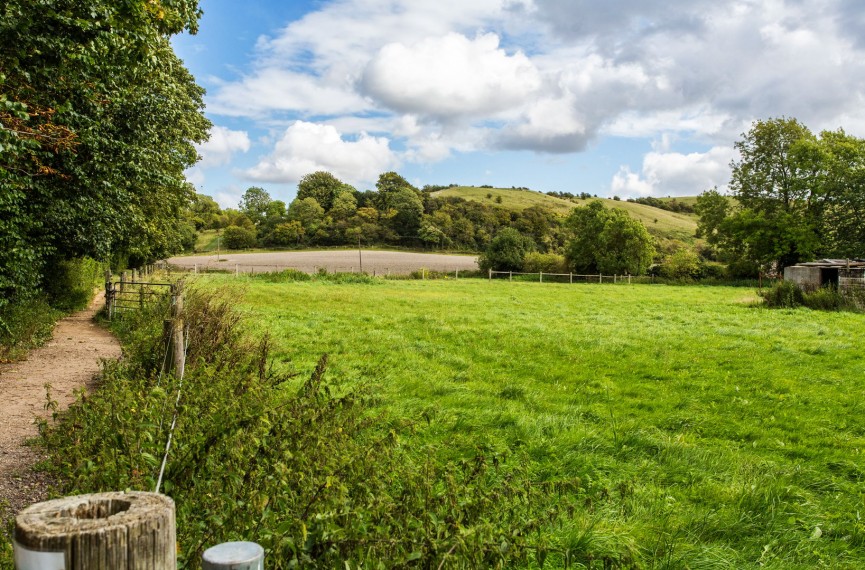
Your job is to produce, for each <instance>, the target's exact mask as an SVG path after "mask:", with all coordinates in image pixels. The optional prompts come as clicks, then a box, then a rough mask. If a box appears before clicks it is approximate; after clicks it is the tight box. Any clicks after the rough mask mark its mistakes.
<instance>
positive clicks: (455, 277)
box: [454, 267, 460, 279]
mask: <svg viewBox="0 0 865 570" xmlns="http://www.w3.org/2000/svg"><path fill="white" fill-rule="evenodd" d="M459 278H460V270H459V267H458V268H457V270H456V271H455V272H454V279H459Z"/></svg>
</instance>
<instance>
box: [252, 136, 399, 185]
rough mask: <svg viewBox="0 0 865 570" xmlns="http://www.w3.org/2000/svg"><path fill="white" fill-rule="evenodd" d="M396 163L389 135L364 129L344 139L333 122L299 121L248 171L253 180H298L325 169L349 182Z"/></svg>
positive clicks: (373, 177)
mask: <svg viewBox="0 0 865 570" xmlns="http://www.w3.org/2000/svg"><path fill="white" fill-rule="evenodd" d="M395 164H396V157H395V155H394V153H393V152H392V151H391V149H390V145H389V141H388V140H387V139H386V138H380V137H372V136H369V135H367V134H365V133H362V134H361V135H360V136H359V137H358V138H357V140H355V141H346V140H343V138H342V136H341V135H340V133H339V131H337V130H336V128H334V127H333V126H330V125H321V124H315V123H308V122H304V121H297V122H295V123H294V124H293V125H292V126H290V127H289V128H288V129H286V131H285V134H284V135H283V137H282V139H280V140H279V141H278V142H277V143H276V146H275V147H274V150H273V153H271V154H270V156H267V157H265V158H264V159H262V160H261V161H260V162H259V163H258V164H257V165H255V166H254V167H252V168H250V169H249V170H247V171H246V173H245V174H246V175H247V176H248V177H249V178H251V179H253V180H260V181H264V182H281V183H295V182H297V181H299V180H300V179H301V178H302V177H303V176H305V175H307V174H310V173H312V172H315V171H318V170H325V171H328V172H330V173H331V174H333V175H334V176H336V177H337V178H339V179H340V180H344V181H346V182H350V183H354V184H358V183H362V182H371V181H374V180H376V179H377V178H378V175H379V174H381V173H382V172H385V171H387V170H390V169H391V168H393V167H394V165H395Z"/></svg>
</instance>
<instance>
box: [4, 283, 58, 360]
mask: <svg viewBox="0 0 865 570" xmlns="http://www.w3.org/2000/svg"><path fill="white" fill-rule="evenodd" d="M61 314H62V313H61V312H60V311H58V310H56V309H52V308H51V306H50V305H49V304H48V300H47V299H46V298H44V297H39V298H35V299H28V300H26V301H23V302H20V303H15V304H10V305H6V306H5V307H3V310H2V311H0V360H16V359H18V358H21V357H22V356H24V355H26V353H27V351H28V350H30V349H31V348H34V347H36V346H39V345H41V344H44V343H45V342H46V341H47V340H49V339H50V338H51V333H52V331H53V330H54V323H55V322H56V321H57V319H59V318H60V316H61Z"/></svg>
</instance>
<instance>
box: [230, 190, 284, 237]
mask: <svg viewBox="0 0 865 570" xmlns="http://www.w3.org/2000/svg"><path fill="white" fill-rule="evenodd" d="M271 202H273V200H272V199H271V197H270V194H268V192H267V190H265V189H264V188H259V187H258V186H252V187H250V188H247V189H246V192H244V193H243V196H242V197H241V198H240V204H238V206H239V208H240V211H241V212H243V213H244V214H246V217H248V218H249V219H250V220H252V223H253V224H255V227H257V228H258V227H261V226H262V224H264V220H265V218H267V211H268V208H269V207H270V204H271ZM282 206H283V208H284V207H285V204H284V203H283V205H282Z"/></svg>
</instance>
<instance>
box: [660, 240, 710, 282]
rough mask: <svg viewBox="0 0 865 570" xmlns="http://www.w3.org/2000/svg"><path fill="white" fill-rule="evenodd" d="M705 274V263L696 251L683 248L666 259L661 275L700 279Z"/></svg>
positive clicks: (668, 277) (673, 277)
mask: <svg viewBox="0 0 865 570" xmlns="http://www.w3.org/2000/svg"><path fill="white" fill-rule="evenodd" d="M702 275H703V264H702V263H701V261H700V256H698V255H697V254H696V253H695V252H694V251H692V250H690V249H687V248H681V249H678V250H676V251H675V252H674V253H672V254H671V255H668V256H667V257H666V258H665V259H664V263H663V264H662V265H661V276H663V277H666V278H667V279H682V280H689V279H698V278H699V277H702Z"/></svg>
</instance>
